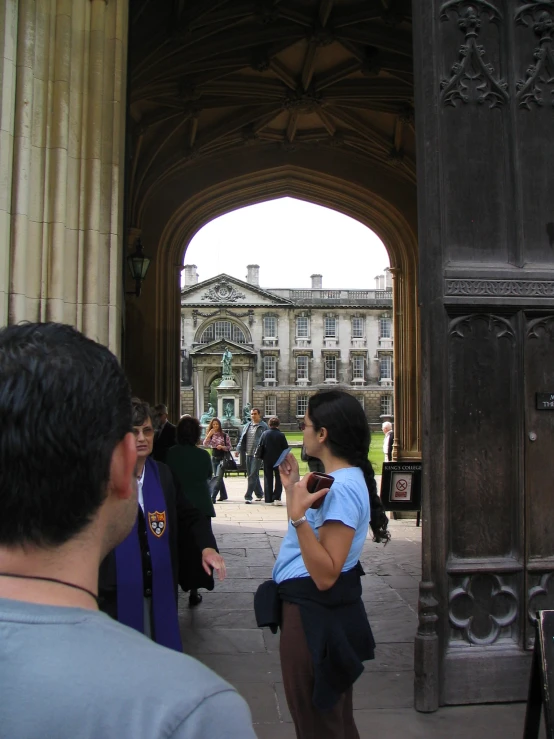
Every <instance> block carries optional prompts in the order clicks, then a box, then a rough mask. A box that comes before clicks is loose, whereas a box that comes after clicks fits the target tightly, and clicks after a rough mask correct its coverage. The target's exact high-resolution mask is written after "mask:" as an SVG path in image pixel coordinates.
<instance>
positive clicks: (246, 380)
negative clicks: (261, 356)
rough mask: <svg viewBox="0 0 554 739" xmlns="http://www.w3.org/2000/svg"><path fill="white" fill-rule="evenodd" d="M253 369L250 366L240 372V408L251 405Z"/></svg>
mask: <svg viewBox="0 0 554 739" xmlns="http://www.w3.org/2000/svg"><path fill="white" fill-rule="evenodd" d="M253 375H254V369H253V367H252V365H250V366H248V367H245V368H244V369H243V371H242V407H243V408H244V406H245V405H246V404H247V403H252V402H253V399H252V388H253V387H254V379H253ZM241 414H242V410H241Z"/></svg>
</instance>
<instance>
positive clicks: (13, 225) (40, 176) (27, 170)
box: [0, 0, 128, 353]
mask: <svg viewBox="0 0 554 739" xmlns="http://www.w3.org/2000/svg"><path fill="white" fill-rule="evenodd" d="M127 19H128V0H109V2H107V0H55V1H54V0H5V2H4V3H3V4H2V7H1V8H0V64H1V67H0V82H1V86H2V94H1V97H0V324H6V323H15V322H18V321H21V320H35V321H36V320H56V321H64V322H66V323H70V324H72V325H74V326H76V327H77V328H79V329H81V330H82V331H84V332H85V333H86V334H87V335H89V336H91V337H93V338H94V339H97V340H98V341H101V342H102V343H104V344H107V345H108V346H109V347H110V348H111V349H112V350H113V351H115V352H116V353H119V352H120V343H121V312H122V300H123V295H122V292H123V289H122V274H121V271H122V260H123V256H122V254H123V235H122V231H123V161H124V159H123V157H124V132H125V107H126V106H125V89H126V67H127V64H126V54H127Z"/></svg>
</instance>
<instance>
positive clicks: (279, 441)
mask: <svg viewBox="0 0 554 739" xmlns="http://www.w3.org/2000/svg"><path fill="white" fill-rule="evenodd" d="M268 424H269V428H268V430H267V431H264V432H263V434H262V435H261V438H260V443H259V444H258V449H257V451H256V456H257V457H258V458H259V459H261V460H262V463H263V466H264V496H265V502H266V503H269V505H271V504H272V503H273V504H274V505H282V501H281V494H282V492H283V484H282V483H281V475H280V474H279V468H274V467H273V465H274V464H275V462H277V460H278V459H279V457H280V456H281V454H282V453H283V452H284V451H285V449H286V448H287V447H288V441H287V437H286V436H285V435H284V434H283V432H282V431H279V425H280V421H279V419H278V418H277V416H272V417H271V418H270V419H269V421H268ZM274 477H275V487H274V485H273V478H274Z"/></svg>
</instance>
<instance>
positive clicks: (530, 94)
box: [413, 0, 554, 711]
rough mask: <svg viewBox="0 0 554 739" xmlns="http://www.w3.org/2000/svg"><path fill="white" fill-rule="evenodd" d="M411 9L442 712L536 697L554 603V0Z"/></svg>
mask: <svg viewBox="0 0 554 739" xmlns="http://www.w3.org/2000/svg"><path fill="white" fill-rule="evenodd" d="M413 8H414V12H413V22H414V49H415V59H414V63H415V75H416V130H417V136H418V200H419V203H418V205H419V225H420V239H419V248H420V289H421V299H422V307H421V316H422V339H423V341H422V355H423V357H422V364H423V368H424V369H423V377H422V384H423V442H424V443H423V469H424V476H423V497H424V500H423V520H424V545H423V582H422V583H421V595H420V626H419V630H418V635H417V637H416V682H415V702H416V708H418V709H419V710H423V711H432V710H435V709H436V708H437V707H438V705H440V704H445V703H450V704H453V703H467V702H481V701H497V700H498V701H508V700H517V699H519V700H521V699H525V697H526V692H527V679H528V673H529V664H530V662H529V656H530V653H529V646H530V642H531V636H532V624H533V619H534V614H535V612H536V609H537V608H539V607H544V606H545V605H549V606H551V607H554V545H553V544H552V541H553V540H552V530H554V507H553V506H552V502H551V501H552V494H553V492H554V491H553V486H554V483H552V480H554V453H553V450H554V411H553V412H552V413H550V412H548V411H537V410H536V408H535V394H536V393H537V392H549V391H550V390H552V391H553V392H554V290H553V286H554V209H553V206H552V191H553V190H554V172H553V170H552V167H551V166H550V165H549V161H550V162H551V161H552V158H553V157H554V137H553V136H552V133H551V132H552V130H553V128H554V106H553V103H554V94H553V93H554V84H553V82H552V79H553V77H554V67H553V61H554V57H553V36H554V0H503V1H502V2H501V1H500V0H448V1H445V0H430V1H429V2H428V3H427V2H426V3H417V4H416V3H414V4H413Z"/></svg>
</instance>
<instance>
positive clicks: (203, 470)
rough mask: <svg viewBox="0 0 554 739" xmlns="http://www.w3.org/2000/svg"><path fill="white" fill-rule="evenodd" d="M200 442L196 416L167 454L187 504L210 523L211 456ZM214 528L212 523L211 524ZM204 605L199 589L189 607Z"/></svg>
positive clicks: (181, 427) (182, 424) (186, 419)
mask: <svg viewBox="0 0 554 739" xmlns="http://www.w3.org/2000/svg"><path fill="white" fill-rule="evenodd" d="M199 441H200V423H199V422H198V419H196V418H193V417H192V416H183V418H181V420H180V421H179V423H178V424H177V444H176V445H175V446H173V447H172V448H171V449H170V450H169V451H168V453H167V457H166V461H167V465H168V467H169V469H170V470H171V472H172V473H173V476H174V478H175V480H176V481H177V482H178V484H179V487H180V488H181V490H182V491H183V494H184V495H185V497H186V498H187V500H188V501H189V502H190V503H191V504H192V505H193V506H194V507H195V508H196V509H197V510H198V511H199V512H200V513H201V514H202V516H204V517H205V518H206V520H207V521H208V522H209V521H210V520H211V519H212V518H213V517H214V516H215V510H214V505H213V502H212V499H211V496H210V491H209V489H208V480H209V479H210V478H211V476H212V463H211V459H210V455H209V454H208V452H207V451H205V450H204V449H199V448H198V447H197V446H196V445H197V444H198V442H199ZM210 528H211V523H210ZM201 602H202V596H201V595H200V594H199V593H198V588H197V587H193V588H191V591H190V595H189V605H190V606H197V605H198V604H199V603H201Z"/></svg>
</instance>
